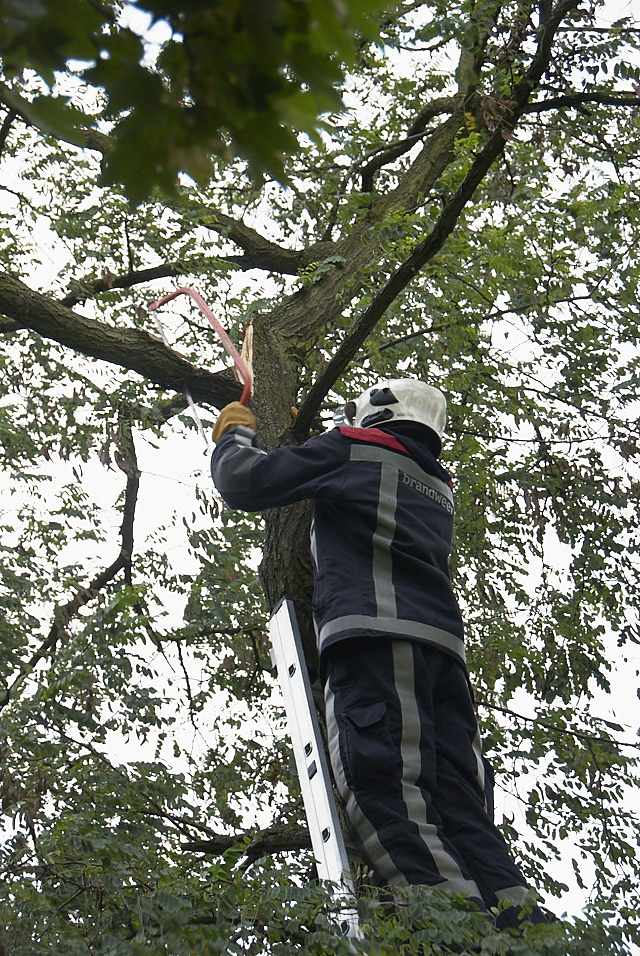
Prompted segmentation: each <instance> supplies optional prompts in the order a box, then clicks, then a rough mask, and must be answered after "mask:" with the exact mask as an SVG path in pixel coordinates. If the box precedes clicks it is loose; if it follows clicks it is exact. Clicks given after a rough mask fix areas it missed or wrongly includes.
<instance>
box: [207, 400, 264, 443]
mask: <svg viewBox="0 0 640 956" xmlns="http://www.w3.org/2000/svg"><path fill="white" fill-rule="evenodd" d="M234 425H246V426H247V427H248V428H253V430H254V431H255V427H256V416H255V415H254V414H253V412H251V411H249V409H248V408H247V406H246V405H241V404H240V402H231V404H230V405H225V407H224V408H223V409H222V411H221V412H220V414H219V416H218V418H217V420H216V423H215V425H214V426H213V432H212V437H213V440H214V441H215V442H219V441H220V439H221V438H222V436H223V435H224V433H225V432H228V431H229V429H230V428H233V426H234Z"/></svg>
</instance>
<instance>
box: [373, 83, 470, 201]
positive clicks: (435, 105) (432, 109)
mask: <svg viewBox="0 0 640 956" xmlns="http://www.w3.org/2000/svg"><path fill="white" fill-rule="evenodd" d="M461 102H462V97H461V96H460V94H456V96H441V97H438V99H435V100H432V101H431V102H430V103H427V104H426V105H425V106H424V107H423V108H422V109H421V110H420V112H419V113H418V115H417V116H416V118H415V120H414V121H413V123H412V124H411V126H410V127H409V130H408V131H407V135H406V137H405V138H404V139H402V140H400V141H399V142H397V143H391V144H389V146H386V147H382V148H381V149H380V150H379V151H376V155H375V156H374V157H373V158H372V159H371V160H370V161H369V162H368V163H367V165H366V166H363V167H362V172H361V177H362V184H361V188H362V192H365V193H367V192H371V190H372V189H373V178H374V176H375V174H376V173H377V171H378V170H379V169H381V168H382V167H383V166H386V165H388V164H389V163H392V162H393V161H394V160H396V159H398V157H400V156H403V155H404V154H405V153H408V152H409V150H411V149H413V147H414V146H415V144H416V143H417V142H419V141H420V139H421V138H422V137H423V136H424V135H425V128H426V126H427V123H428V122H429V120H431V119H434V118H435V117H436V116H442V114H443V113H448V114H449V115H450V114H451V113H453V112H454V111H455V110H456V109H457V108H458V107H459V106H460V104H461Z"/></svg>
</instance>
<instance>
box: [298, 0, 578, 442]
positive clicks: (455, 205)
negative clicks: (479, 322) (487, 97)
mask: <svg viewBox="0 0 640 956" xmlns="http://www.w3.org/2000/svg"><path fill="white" fill-rule="evenodd" d="M577 2H578V0H564V2H561V3H559V4H558V6H557V7H556V10H555V12H554V14H553V15H552V16H550V17H549V21H548V23H547V24H546V25H545V27H544V28H543V29H542V31H541V33H540V35H539V42H538V48H537V50H536V53H535V55H534V57H533V59H532V62H531V65H530V67H529V69H528V70H527V72H526V74H525V76H524V77H523V79H522V80H521V81H520V82H519V83H518V85H517V86H516V88H515V90H514V104H513V105H514V110H513V112H512V114H511V115H510V116H509V117H504V118H503V120H502V122H501V123H500V124H499V125H498V126H497V128H496V129H495V131H494V132H493V134H492V136H491V137H490V139H489V141H488V142H487V143H486V145H485V146H484V148H483V149H482V151H481V152H480V153H479V154H478V155H477V156H476V158H475V160H474V162H473V164H472V166H471V168H470V169H469V172H468V173H467V174H466V176H465V177H464V179H463V180H462V182H461V183H460V185H459V187H458V189H457V190H456V192H455V194H454V195H453V196H452V198H451V199H450V200H449V201H448V202H447V203H446V204H445V206H444V208H443V210H442V212H441V213H440V215H439V217H438V220H437V222H436V224H435V225H434V227H433V229H432V230H431V232H430V233H429V235H428V236H427V237H426V239H424V240H423V241H422V242H421V243H420V244H419V245H418V246H417V247H416V248H415V249H414V251H413V252H412V253H411V255H410V256H409V257H408V258H407V259H406V260H405V261H404V262H403V263H402V264H401V265H400V266H399V267H398V268H397V269H396V271H395V272H394V273H393V275H392V276H391V278H390V279H389V280H388V281H387V282H386V283H385V285H384V286H383V288H382V289H381V290H380V292H379V293H378V295H377V296H375V298H374V299H373V300H372V301H371V303H370V304H369V306H368V307H367V308H366V309H365V310H364V312H363V313H362V314H361V315H360V318H359V319H358V320H357V321H356V322H355V323H354V325H353V326H352V328H351V330H350V331H349V332H348V333H347V335H346V337H345V339H344V340H343V342H342V344H341V345H340V347H339V348H338V350H337V351H336V352H335V354H334V355H333V358H332V359H331V361H330V362H329V363H328V365H327V366H326V368H325V369H324V371H323V373H322V374H321V375H320V376H319V377H318V379H317V380H316V381H315V382H314V384H313V385H312V387H311V389H310V390H309V392H308V394H307V396H306V398H305V399H304V401H303V403H302V406H301V407H300V410H299V412H298V416H297V418H296V420H295V423H294V425H293V429H292V431H293V434H294V435H295V436H296V438H297V439H300V438H301V437H302V436H304V435H307V434H308V432H309V428H310V426H311V422H312V421H313V418H314V417H315V415H316V413H317V411H318V409H319V407H320V405H321V404H322V402H323V401H324V399H325V398H326V396H327V394H328V392H329V391H330V389H331V388H332V387H333V385H334V384H335V382H336V381H337V380H338V378H339V377H340V376H341V375H342V373H343V372H344V371H345V369H346V368H347V366H348V365H349V363H350V362H351V360H352V359H353V357H354V356H355V355H356V353H357V352H358V350H359V349H360V347H361V346H362V345H363V343H364V342H365V340H366V338H367V336H368V335H369V334H370V333H371V332H372V331H373V329H374V328H375V326H376V325H377V323H378V322H379V321H380V319H381V318H382V316H383V315H384V313H385V312H386V310H387V309H388V308H389V306H390V305H391V303H392V302H393V301H394V299H396V298H397V296H398V295H399V294H400V293H401V292H402V291H403V290H404V289H405V288H406V287H407V285H408V284H409V283H410V282H411V281H412V279H413V278H414V276H415V275H416V274H417V273H418V272H419V270H420V269H422V268H423V267H424V266H425V265H426V263H427V262H429V260H430V259H432V258H433V257H434V256H435V255H436V254H437V253H438V252H439V251H440V249H442V247H443V245H444V243H445V241H446V240H447V238H448V236H449V235H450V234H451V233H452V232H453V230H454V228H455V227H456V225H457V222H458V219H459V217H460V215H461V214H462V212H463V210H464V208H465V206H466V204H467V203H468V202H469V200H470V199H471V197H472V196H473V194H474V192H475V190H476V188H477V187H478V185H479V184H480V183H481V182H482V180H483V179H484V177H485V175H486V173H487V172H488V170H489V169H490V168H491V166H492V165H493V163H494V162H495V160H496V159H497V157H498V156H500V155H501V154H502V153H503V152H504V149H505V146H506V141H507V139H508V138H509V136H510V135H511V130H512V129H513V126H514V124H515V122H516V121H517V118H518V116H519V115H520V109H521V107H522V106H524V105H525V104H526V102H527V100H528V98H529V96H530V95H531V93H532V91H533V90H534V89H535V86H536V84H537V83H538V82H539V80H540V77H541V76H542V74H543V73H544V70H545V69H546V66H547V64H548V61H549V56H550V51H551V46H552V42H553V37H554V35H555V32H556V31H557V29H558V26H559V24H560V23H561V21H562V19H563V17H564V16H566V15H567V13H569V12H570V10H572V9H573V8H574V7H575V6H576V5H577Z"/></svg>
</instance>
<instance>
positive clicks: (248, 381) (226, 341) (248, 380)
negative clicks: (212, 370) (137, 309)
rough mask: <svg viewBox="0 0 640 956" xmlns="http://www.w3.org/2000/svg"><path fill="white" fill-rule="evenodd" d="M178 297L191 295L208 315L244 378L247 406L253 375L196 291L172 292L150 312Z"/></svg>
mask: <svg viewBox="0 0 640 956" xmlns="http://www.w3.org/2000/svg"><path fill="white" fill-rule="evenodd" d="M177 295H190V296H191V298H192V299H193V301H194V302H195V303H196V305H197V306H198V308H199V309H200V311H201V312H203V313H204V314H205V315H206V317H207V318H208V319H209V322H210V323H211V325H212V326H213V327H214V329H215V330H216V332H217V333H218V337H219V338H220V341H221V342H222V344H223V345H224V347H225V350H226V351H227V352H228V354H229V355H230V356H231V358H232V359H233V361H234V363H235V366H236V368H237V369H238V372H239V373H240V377H241V378H242V381H243V385H244V387H243V389H242V395H241V396H240V404H241V405H246V404H247V402H248V401H249V399H250V398H251V373H250V371H249V369H248V368H247V366H246V365H245V363H244V362H243V360H242V358H241V357H240V354H239V352H238V350H237V348H236V347H235V345H234V344H233V342H232V341H231V339H230V338H229V336H228V335H227V332H226V331H225V329H224V327H223V326H222V325H221V324H220V322H218V320H217V319H216V317H215V315H214V314H213V312H212V311H211V309H210V308H209V306H208V305H207V303H206V302H205V301H204V299H203V298H202V296H201V295H200V293H199V292H196V290H195V289H190V288H187V287H186V286H185V287H184V288H182V289H176V290H175V292H170V293H169V295H164V296H163V297H162V298H161V299H158V301H157V302H152V303H151V305H148V306H147V308H148V310H149V312H153V310H154V309H159V308H160V306H161V305H164V304H165V303H166V302H170V301H171V299H175V297H176V296H177Z"/></svg>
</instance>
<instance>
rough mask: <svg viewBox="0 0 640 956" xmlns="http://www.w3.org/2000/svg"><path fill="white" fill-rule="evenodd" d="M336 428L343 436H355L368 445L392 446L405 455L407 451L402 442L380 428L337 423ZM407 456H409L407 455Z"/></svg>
mask: <svg viewBox="0 0 640 956" xmlns="http://www.w3.org/2000/svg"><path fill="white" fill-rule="evenodd" d="M338 430H339V431H340V433H341V434H342V435H344V436H345V438H355V440H356V441H366V442H368V443H369V444H370V445H384V446H385V447H386V448H393V450H394V451H401V452H402V453H403V454H405V455H409V452H408V451H407V449H406V448H405V447H404V445H403V444H402V442H399V441H398V439H397V438H394V437H393V435H389V434H388V432H383V431H382V429H380V428H350V427H349V426H348V425H339V426H338ZM409 457H411V456H410V455H409Z"/></svg>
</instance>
